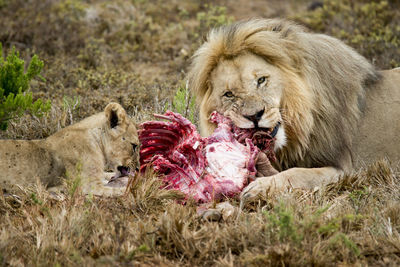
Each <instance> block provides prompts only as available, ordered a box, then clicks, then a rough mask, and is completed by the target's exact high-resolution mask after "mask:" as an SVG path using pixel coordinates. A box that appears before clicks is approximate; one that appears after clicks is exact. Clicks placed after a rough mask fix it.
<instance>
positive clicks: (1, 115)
mask: <svg viewBox="0 0 400 267" xmlns="http://www.w3.org/2000/svg"><path fill="white" fill-rule="evenodd" d="M24 66H25V62H24V60H22V59H20V58H19V53H18V52H16V51H15V48H13V49H12V51H11V52H10V53H9V55H8V56H7V59H6V60H4V58H3V56H2V47H1V45H0V129H1V130H6V129H7V126H8V121H10V120H12V119H16V118H19V117H21V116H22V115H23V114H24V113H25V111H30V112H31V113H32V114H34V115H36V116H42V115H43V113H44V112H47V111H48V110H49V109H50V101H47V102H45V103H43V101H42V100H41V99H38V100H36V101H35V102H33V98H32V93H31V92H27V90H28V89H29V82H30V81H31V80H32V79H33V78H35V77H36V76H38V77H40V78H42V79H43V77H42V76H40V72H41V70H42V68H43V62H42V61H41V60H39V58H38V57H37V56H36V55H34V56H33V58H32V60H31V62H30V63H29V66H28V69H27V71H26V72H25V71H24Z"/></svg>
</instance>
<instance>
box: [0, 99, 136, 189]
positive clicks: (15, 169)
mask: <svg viewBox="0 0 400 267" xmlns="http://www.w3.org/2000/svg"><path fill="white" fill-rule="evenodd" d="M137 145H138V134H137V130H136V127H135V124H134V122H133V121H132V120H131V119H130V118H129V117H128V116H127V114H126V111H125V110H124V108H123V107H122V106H121V105H119V104H117V103H110V104H108V105H107V106H106V108H105V109H104V112H101V113H98V114H96V115H93V116H90V117H88V118H86V119H84V120H82V121H80V122H79V123H76V124H73V125H71V126H69V127H66V128H64V129H62V130H60V131H58V132H57V133H55V134H53V135H51V136H49V137H48V138H46V139H42V140H32V141H28V140H0V187H2V188H3V189H13V188H15V186H16V185H21V186H32V185H34V184H35V183H36V180H37V179H39V180H40V181H41V182H42V183H43V184H44V185H45V186H46V187H47V188H49V189H54V188H58V187H59V186H62V184H63V183H62V181H63V178H75V177H80V178H81V186H82V190H83V193H85V194H93V195H106V196H112V195H120V194H122V193H123V192H124V190H125V189H124V188H118V187H117V188H115V187H108V186H105V185H104V184H105V183H106V180H105V179H106V178H110V176H111V175H110V173H106V172H105V171H109V170H112V171H114V172H115V173H116V175H117V176H120V175H123V174H126V172H127V168H128V166H129V165H131V163H132V159H133V156H134V152H135V149H136V147H137Z"/></svg>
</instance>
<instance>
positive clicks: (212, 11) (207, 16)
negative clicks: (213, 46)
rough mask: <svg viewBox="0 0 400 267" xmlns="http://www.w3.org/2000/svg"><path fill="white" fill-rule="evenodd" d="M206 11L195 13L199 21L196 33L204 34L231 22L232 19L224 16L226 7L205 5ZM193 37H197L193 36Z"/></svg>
mask: <svg viewBox="0 0 400 267" xmlns="http://www.w3.org/2000/svg"><path fill="white" fill-rule="evenodd" d="M204 7H205V8H206V11H204V12H203V11H202V12H198V13H197V20H198V21H199V29H198V30H197V31H198V32H200V33H202V34H204V33H206V32H208V31H209V30H210V29H211V28H214V27H219V26H222V25H226V24H229V23H232V22H233V20H234V19H233V17H231V16H228V15H227V14H226V7H223V6H214V5H208V4H205V5H204ZM195 37H198V35H197V34H195Z"/></svg>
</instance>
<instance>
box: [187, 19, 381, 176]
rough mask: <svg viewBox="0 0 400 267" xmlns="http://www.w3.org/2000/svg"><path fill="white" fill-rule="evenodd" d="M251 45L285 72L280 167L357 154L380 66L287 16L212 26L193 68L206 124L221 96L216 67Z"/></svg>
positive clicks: (338, 161) (332, 162) (337, 161)
mask: <svg viewBox="0 0 400 267" xmlns="http://www.w3.org/2000/svg"><path fill="white" fill-rule="evenodd" d="M245 52H251V53H254V54H256V55H258V56H261V57H262V58H264V59H265V60H266V61H267V62H268V63H270V64H273V65H275V66H277V67H278V68H279V69H280V70H281V71H282V73H283V74H284V75H283V77H284V78H285V79H287V80H286V84H287V86H286V88H284V91H283V98H282V101H281V113H282V115H283V118H284V122H285V127H286V135H287V141H288V142H287V145H286V146H285V147H284V148H283V149H281V150H280V151H278V159H279V161H280V165H281V166H282V168H283V169H286V168H290V167H294V166H297V167H320V166H334V167H338V168H347V166H344V165H345V162H348V159H343V158H341V157H342V156H341V155H343V154H348V155H350V156H351V143H352V136H353V133H354V131H355V130H356V128H357V123H358V121H359V118H360V116H361V115H362V111H363V105H364V99H365V90H368V88H369V87H372V86H373V85H374V84H375V83H376V82H377V81H378V80H379V79H380V75H379V73H378V72H377V71H376V70H375V68H374V67H373V66H372V65H371V64H370V63H369V62H368V61H367V60H366V59H365V58H364V57H362V56H361V55H359V54H358V53H357V52H355V51H354V50H353V49H352V48H350V47H348V46H347V45H345V44H344V43H342V42H341V41H339V40H337V39H335V38H333V37H329V36H326V35H323V34H315V33H310V32H308V31H307V30H306V29H305V28H304V27H302V26H300V25H297V24H295V23H293V22H290V21H286V20H280V19H253V20H247V21H241V22H237V23H234V24H231V25H227V26H223V27H220V28H217V29H214V30H212V31H211V32H210V33H209V35H208V38H207V40H206V42H205V43H204V44H203V45H202V46H201V47H200V48H199V49H198V50H197V51H196V53H195V54H194V56H193V61H192V64H191V67H190V71H189V75H188V77H189V85H190V89H191V90H192V92H193V94H194V95H195V96H196V98H197V101H198V103H199V105H200V120H201V126H202V127H203V128H204V125H205V124H206V123H209V122H207V119H208V116H209V113H210V112H211V111H210V110H209V108H208V107H209V106H210V103H211V102H212V101H215V100H214V99H211V98H210V95H211V94H210V93H211V90H212V88H211V85H210V82H209V81H210V74H211V72H212V71H213V70H214V68H215V67H216V66H217V65H218V63H219V62H220V60H222V59H231V58H234V57H236V56H238V55H240V54H242V53H245ZM203 134H204V132H203ZM207 134H210V133H207ZM343 152H350V153H343Z"/></svg>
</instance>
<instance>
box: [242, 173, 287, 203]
mask: <svg viewBox="0 0 400 267" xmlns="http://www.w3.org/2000/svg"><path fill="white" fill-rule="evenodd" d="M279 178H280V177H278V176H277V175H274V176H269V177H261V178H258V179H257V180H255V181H253V182H251V183H250V184H249V185H248V186H247V187H245V188H244V189H243V191H242V193H241V194H240V199H241V202H244V203H248V202H252V201H256V200H258V199H260V198H262V197H265V196H267V195H268V194H270V193H273V192H277V191H282V190H284V182H283V181H282V180H281V179H279Z"/></svg>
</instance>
